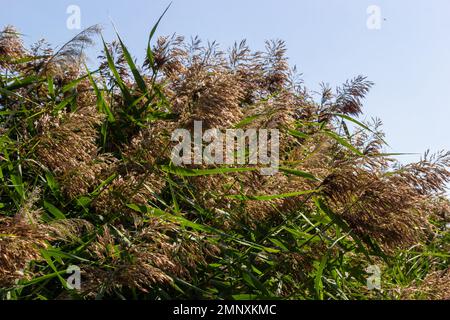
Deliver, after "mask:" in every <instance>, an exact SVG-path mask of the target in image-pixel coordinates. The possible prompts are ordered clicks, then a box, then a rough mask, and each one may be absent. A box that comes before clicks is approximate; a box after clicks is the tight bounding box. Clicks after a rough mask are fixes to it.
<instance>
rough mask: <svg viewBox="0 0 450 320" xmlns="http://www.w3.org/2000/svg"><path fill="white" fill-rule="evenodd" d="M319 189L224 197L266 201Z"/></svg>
mask: <svg viewBox="0 0 450 320" xmlns="http://www.w3.org/2000/svg"><path fill="white" fill-rule="evenodd" d="M319 191H320V190H319V189H314V190H305V191H297V192H289V193H282V194H274V195H267V196H248V195H228V196H226V197H227V198H230V199H237V200H242V201H245V200H260V201H267V200H274V199H283V198H290V197H297V196H302V195H305V194H311V193H317V192H319Z"/></svg>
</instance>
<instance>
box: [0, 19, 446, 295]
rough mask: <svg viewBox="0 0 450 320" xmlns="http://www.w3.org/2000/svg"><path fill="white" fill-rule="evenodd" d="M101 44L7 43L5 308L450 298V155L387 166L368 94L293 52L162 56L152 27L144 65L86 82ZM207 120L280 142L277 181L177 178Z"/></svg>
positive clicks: (122, 54)
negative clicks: (196, 130) (317, 78)
mask: <svg viewBox="0 0 450 320" xmlns="http://www.w3.org/2000/svg"><path fill="white" fill-rule="evenodd" d="M98 32H99V28H98V27H91V28H89V29H87V30H85V31H83V32H82V33H80V34H79V35H78V36H76V37H75V38H74V39H72V40H71V41H70V42H68V43H67V44H66V45H64V46H62V47H61V48H60V49H59V50H58V51H54V50H52V49H51V47H50V46H49V45H48V44H46V43H45V42H43V41H41V42H39V43H37V44H36V45H33V46H32V47H31V48H25V46H24V45H23V43H22V40H21V37H20V35H19V34H18V33H17V31H16V30H15V29H14V28H12V27H6V28H5V29H4V30H3V31H2V32H1V33H0V134H1V136H0V287H1V289H0V294H1V295H2V297H3V298H8V299H62V298H68V297H71V298H127V299H169V298H225V299H242V298H286V299H370V298H385V299H398V298H404V299H405V298H406V299H408V298H430V299H446V298H447V299H448V298H450V288H449V286H448V281H449V257H450V254H449V252H450V234H449V230H448V221H449V219H450V216H449V203H448V200H447V199H446V198H445V196H444V193H445V186H446V183H448V182H449V180H450V171H449V170H448V168H449V165H450V154H449V153H445V152H440V153H437V154H434V155H430V154H428V153H426V154H425V156H424V157H423V159H422V160H421V161H419V162H417V163H412V164H408V165H401V164H399V163H398V162H396V161H395V160H394V159H392V156H393V155H391V154H386V153H383V152H384V151H383V149H384V147H385V145H386V143H385V142H384V135H383V133H382V132H381V130H380V122H379V121H377V120H376V121H373V123H362V122H360V121H358V120H357V118H356V117H357V116H358V115H360V114H361V113H362V101H363V99H364V97H365V95H366V94H367V92H368V90H369V89H370V87H371V86H372V83H371V82H369V81H367V80H366V79H365V78H364V77H362V76H358V77H356V78H354V79H352V80H349V81H348V82H347V83H345V84H344V85H343V86H341V87H339V88H337V89H336V90H332V89H331V88H329V87H328V86H325V85H324V86H323V90H322V92H321V93H319V94H316V93H312V92H310V91H308V90H307V89H306V88H305V87H304V86H303V84H302V82H301V81H299V79H298V77H297V76H296V74H295V70H292V69H290V68H289V65H288V62H287V59H286V57H285V53H286V49H285V46H284V43H283V42H281V41H269V42H267V43H266V51H264V52H253V51H251V50H250V49H249V48H248V47H247V45H246V43H245V41H242V42H240V43H237V44H235V45H234V46H233V47H232V48H231V49H230V50H228V51H227V52H225V51H221V50H220V49H219V47H218V46H217V45H216V44H215V43H212V44H208V45H207V46H203V45H202V43H201V42H200V41H199V40H198V39H194V40H192V41H191V42H186V41H185V40H184V39H183V38H182V37H177V36H172V37H161V38H159V39H158V40H157V42H156V44H155V45H154V46H153V47H152V46H150V40H151V39H152V36H153V33H154V30H153V31H152V36H150V40H149V45H148V49H147V55H146V57H147V58H146V60H145V62H144V63H143V65H142V66H140V67H138V66H136V61H135V60H134V59H133V58H132V57H131V55H130V53H129V52H128V50H127V48H126V46H125V45H124V43H123V42H122V39H120V37H119V36H118V37H117V41H114V42H112V43H104V49H103V51H102V54H101V56H99V57H98V59H99V63H98V66H99V67H98V69H96V70H94V71H89V70H88V68H87V66H86V64H85V59H84V57H83V48H85V47H86V45H89V44H92V37H93V36H94V35H95V34H97V33H98ZM200 120H201V121H203V127H204V129H205V130H206V129H210V128H218V129H221V130H224V129H229V128H242V129H247V128H255V129H261V128H265V129H278V130H280V134H281V137H280V143H281V146H280V168H279V172H278V173H277V174H275V175H272V176H265V175H261V173H260V171H259V170H256V169H258V166H257V165H248V166H242V165H239V166H238V165H228V166H226V165H191V166H183V167H177V166H175V165H174V164H173V163H171V150H172V148H173V146H174V142H172V141H171V134H172V132H173V131H174V130H175V129H179V128H184V129H188V130H192V129H193V124H194V121H200ZM69 266H77V267H79V268H80V270H81V288H79V289H71V288H70V287H69V286H68V285H67V282H66V278H67V277H68V274H67V273H66V270H67V268H68V267H69ZM374 266H376V267H377V268H379V269H380V271H381V274H380V275H381V287H377V288H375V289H373V288H371V287H370V286H368V281H370V279H371V276H373V274H372V273H371V270H373V267H374ZM370 289H372V290H370Z"/></svg>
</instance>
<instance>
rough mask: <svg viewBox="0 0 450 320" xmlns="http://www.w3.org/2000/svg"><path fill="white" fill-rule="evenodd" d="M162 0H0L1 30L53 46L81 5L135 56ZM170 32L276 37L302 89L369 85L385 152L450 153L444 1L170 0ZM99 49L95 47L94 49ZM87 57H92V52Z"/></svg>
mask: <svg viewBox="0 0 450 320" xmlns="http://www.w3.org/2000/svg"><path fill="white" fill-rule="evenodd" d="M169 2H170V1H166V0H127V1H123V0H121V1H116V0H95V1H94V0H90V1H87V0H80V1H75V0H69V1H66V0H40V1H33V0H14V1H10V0H8V1H6V0H0V4H1V7H2V8H6V9H2V11H0V27H2V26H4V25H7V24H12V25H14V26H16V27H17V28H18V29H19V31H20V32H22V33H23V34H25V41H26V43H28V44H30V43H33V42H35V41H37V40H39V39H40V38H43V37H45V38H46V39H47V40H48V41H49V42H50V43H52V44H53V45H55V46H57V45H62V44H63V43H65V42H66V41H67V40H69V39H70V38H71V37H73V36H74V35H75V34H77V33H78V32H79V31H80V30H69V29H68V28H67V27H66V20H67V18H68V17H69V14H67V13H66V9H67V7H68V6H69V5H78V6H79V7H80V9H81V22H82V28H86V27H89V26H90V25H93V24H97V23H99V24H102V25H103V27H104V37H105V39H106V40H107V41H111V40H113V38H114V35H113V27H112V24H111V20H112V21H114V24H115V25H116V27H117V29H118V30H119V32H120V34H121V37H122V39H124V41H125V43H126V44H127V46H128V47H129V49H130V51H131V52H132V53H133V54H134V55H135V56H136V57H138V58H139V57H143V55H144V53H145V47H146V42H147V38H148V34H149V31H150V29H151V27H152V26H153V24H154V23H155V22H156V20H157V19H158V17H159V16H160V15H161V13H162V12H163V11H164V9H165V8H166V6H167V5H168V4H169ZM370 5H377V6H379V7H380V8H381V14H382V18H383V20H382V24H381V29H380V30H370V29H368V28H367V26H366V21H367V19H368V17H369V15H368V14H367V12H366V10H367V8H368V6H370ZM173 33H177V34H180V35H183V36H186V37H187V38H189V37H191V36H195V35H198V36H200V38H202V39H203V40H205V41H207V40H211V41H212V40H216V41H217V42H219V43H220V44H221V45H222V46H223V48H225V49H226V48H228V47H230V46H231V45H232V44H233V43H234V41H239V40H241V39H247V40H248V43H249V45H250V46H251V48H252V49H255V50H260V49H263V48H264V40H267V39H283V40H285V41H286V44H287V47H288V56H289V58H290V60H289V61H290V63H291V65H292V66H294V65H296V66H297V69H298V71H299V72H300V73H302V74H303V76H302V78H303V80H304V83H305V85H306V86H307V87H308V88H310V89H313V90H314V89H318V87H319V86H318V85H319V84H320V83H321V82H326V83H329V84H330V85H332V86H336V85H339V84H341V83H343V82H344V81H345V80H346V79H349V78H352V77H355V76H357V75H359V74H362V75H365V76H367V77H368V79H369V80H371V81H373V82H375V86H374V88H373V89H372V91H371V92H370V94H369V95H368V96H367V99H366V101H365V107H364V115H363V116H362V118H361V119H362V120H365V119H367V120H369V119H370V118H371V117H379V118H381V120H382V121H383V123H384V131H385V132H386V135H387V138H386V140H387V141H388V142H389V144H390V148H389V149H388V150H387V151H389V152H405V153H420V154H422V153H423V152H424V151H425V150H427V149H430V150H431V151H438V150H441V149H450V141H449V139H448V138H449V126H448V120H449V119H450V95H449V92H450V62H449V59H450V1H448V0H426V1H425V0H423V1H407V0H395V1H392V0H371V1H366V0H295V1H294V0H277V1H275V0H247V1H244V0H240V1H238V0H227V1H211V0H209V1H206V0H190V1H182V0H174V1H173V2H172V6H171V8H170V9H169V11H168V12H167V14H166V16H165V17H164V19H163V20H162V22H161V24H160V27H159V29H158V31H157V35H170V34H173ZM97 52H98V50H97ZM94 57H95V55H94ZM418 157H419V156H412V157H411V156H403V157H402V161H405V162H407V161H410V160H417V159H418Z"/></svg>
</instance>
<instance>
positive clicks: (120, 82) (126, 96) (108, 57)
mask: <svg viewBox="0 0 450 320" xmlns="http://www.w3.org/2000/svg"><path fill="white" fill-rule="evenodd" d="M102 41H103V49H104V51H105V55H106V60H107V62H108V67H109V69H110V70H111V72H112V73H113V76H114V78H115V79H116V82H117V85H118V86H119V88H120V90H121V91H122V94H123V96H124V99H125V101H126V102H127V104H131V103H133V98H132V97H131V93H130V91H129V90H128V88H127V86H126V85H125V83H124V82H123V80H122V78H121V76H120V74H119V72H118V71H117V68H116V65H115V64H114V60H113V58H112V56H111V53H110V52H109V49H108V46H107V45H106V42H105V40H104V39H103V37H102Z"/></svg>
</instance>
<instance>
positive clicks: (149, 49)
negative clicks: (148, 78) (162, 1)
mask: <svg viewBox="0 0 450 320" xmlns="http://www.w3.org/2000/svg"><path fill="white" fill-rule="evenodd" d="M171 5H172V3H170V4H169V5H168V6H167V8H166V10H164V12H163V14H162V15H161V16H160V17H159V19H158V21H157V22H156V24H155V25H154V26H153V28H152V30H151V31H150V35H149V37H148V43H147V59H148V62H149V63H150V66H151V68H152V69H153V71H154V72H155V71H156V70H155V69H154V67H155V59H154V57H153V52H152V47H151V41H152V38H153V36H154V34H155V32H156V29H157V28H158V25H159V23H160V22H161V20H162V18H163V17H164V15H165V14H166V12H167V10H169V8H170V6H171Z"/></svg>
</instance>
